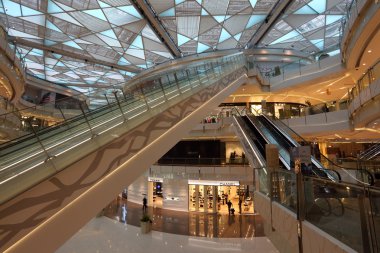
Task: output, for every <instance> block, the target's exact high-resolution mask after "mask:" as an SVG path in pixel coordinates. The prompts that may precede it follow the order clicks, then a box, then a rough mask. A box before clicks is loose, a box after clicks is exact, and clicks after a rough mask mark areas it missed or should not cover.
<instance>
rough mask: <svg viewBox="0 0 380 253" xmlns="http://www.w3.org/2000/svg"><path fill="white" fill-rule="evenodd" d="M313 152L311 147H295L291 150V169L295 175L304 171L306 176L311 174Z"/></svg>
mask: <svg viewBox="0 0 380 253" xmlns="http://www.w3.org/2000/svg"><path fill="white" fill-rule="evenodd" d="M311 166H312V165H311V150H310V146H300V147H293V148H291V149H290V167H291V168H292V169H294V172H295V173H298V172H300V171H302V172H303V173H304V174H310V173H311V168H312V167H311Z"/></svg>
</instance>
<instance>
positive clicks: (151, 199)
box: [148, 177, 164, 208]
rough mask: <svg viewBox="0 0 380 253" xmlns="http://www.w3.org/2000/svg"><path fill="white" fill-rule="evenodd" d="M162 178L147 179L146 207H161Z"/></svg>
mask: <svg viewBox="0 0 380 253" xmlns="http://www.w3.org/2000/svg"><path fill="white" fill-rule="evenodd" d="M163 182H164V179H163V178H159V177H148V205H149V206H153V207H159V208H162V207H163V195H162V190H163V187H162V186H163Z"/></svg>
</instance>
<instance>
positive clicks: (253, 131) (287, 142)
mask: <svg viewBox="0 0 380 253" xmlns="http://www.w3.org/2000/svg"><path fill="white" fill-rule="evenodd" d="M236 122H244V125H245V129H249V131H250V136H251V137H252V139H254V144H255V145H256V147H257V149H258V150H259V151H260V154H261V156H262V157H266V154H265V145H266V144H275V145H276V146H277V148H278V152H279V162H280V164H279V167H280V168H283V169H286V170H291V162H290V153H289V150H290V148H291V147H297V146H300V144H298V143H297V142H296V141H294V140H292V139H290V138H288V137H286V136H284V134H283V133H282V132H281V131H280V130H279V129H278V128H276V127H275V125H273V124H272V123H271V121H270V120H269V119H268V118H266V117H265V116H263V115H260V116H252V115H249V116H248V115H246V116H241V120H238V121H236ZM311 162H312V168H311V171H310V172H309V174H312V175H314V176H316V177H321V178H329V179H330V180H332V181H339V174H338V173H334V172H327V171H326V170H325V169H324V168H323V167H322V165H321V164H320V163H319V162H318V161H317V160H316V159H315V158H312V159H311ZM304 173H305V171H304ZM333 173H334V174H333Z"/></svg>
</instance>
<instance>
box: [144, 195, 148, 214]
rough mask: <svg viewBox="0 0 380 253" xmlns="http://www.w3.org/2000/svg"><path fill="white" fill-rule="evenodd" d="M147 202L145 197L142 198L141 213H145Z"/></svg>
mask: <svg viewBox="0 0 380 253" xmlns="http://www.w3.org/2000/svg"><path fill="white" fill-rule="evenodd" d="M147 202H148V200H147V199H146V196H144V198H143V212H144V213H145V212H146V209H147Z"/></svg>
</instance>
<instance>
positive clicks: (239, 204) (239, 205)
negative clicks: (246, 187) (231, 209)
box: [239, 197, 243, 214]
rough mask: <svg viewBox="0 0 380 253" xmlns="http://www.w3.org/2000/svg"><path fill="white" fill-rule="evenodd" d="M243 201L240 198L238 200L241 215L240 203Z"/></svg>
mask: <svg viewBox="0 0 380 253" xmlns="http://www.w3.org/2000/svg"><path fill="white" fill-rule="evenodd" d="M242 202H243V201H242V200H241V197H240V198H239V213H240V214H241V203H242Z"/></svg>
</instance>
